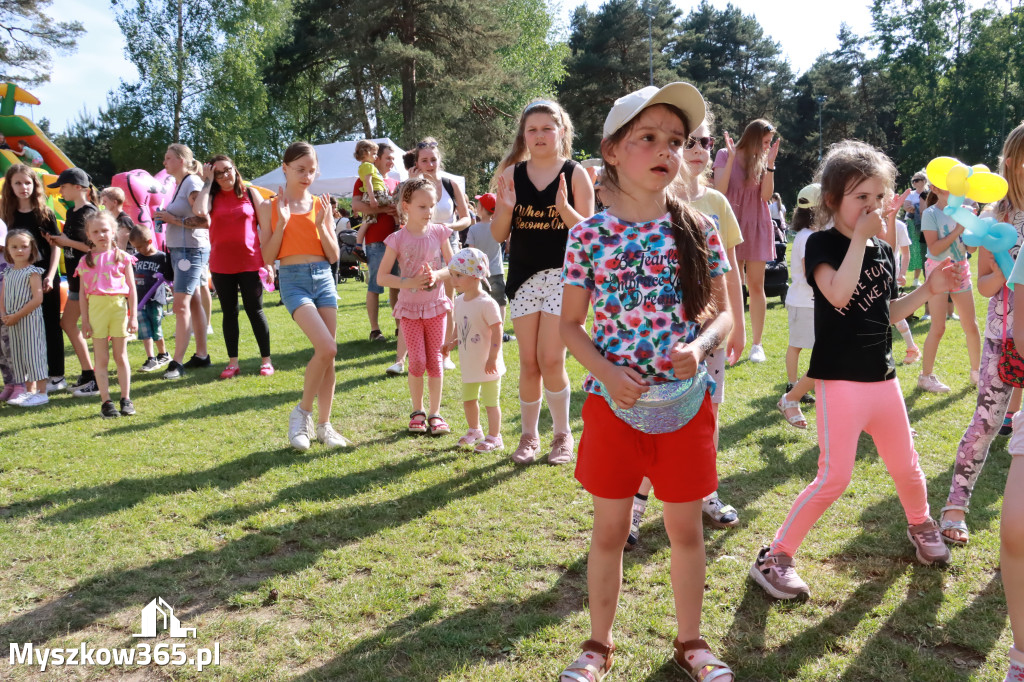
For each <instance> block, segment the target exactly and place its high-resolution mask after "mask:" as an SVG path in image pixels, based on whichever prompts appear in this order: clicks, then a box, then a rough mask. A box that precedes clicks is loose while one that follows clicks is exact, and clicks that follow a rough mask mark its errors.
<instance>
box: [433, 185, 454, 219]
mask: <svg viewBox="0 0 1024 682" xmlns="http://www.w3.org/2000/svg"><path fill="white" fill-rule="evenodd" d="M430 222H432V223H445V224H446V225H447V224H451V223H453V222H455V200H454V199H453V198H452V197H450V196H449V195H448V190H446V189H445V188H444V183H443V182H442V184H441V195H440V196H439V197H438V198H437V203H436V204H434V212H433V213H431V214H430Z"/></svg>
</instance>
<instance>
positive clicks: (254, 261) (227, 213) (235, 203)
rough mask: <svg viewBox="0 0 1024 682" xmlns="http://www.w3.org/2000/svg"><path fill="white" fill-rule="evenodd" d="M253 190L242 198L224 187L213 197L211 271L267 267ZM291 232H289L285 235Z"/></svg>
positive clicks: (222, 271) (234, 271)
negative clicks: (252, 195)
mask: <svg viewBox="0 0 1024 682" xmlns="http://www.w3.org/2000/svg"><path fill="white" fill-rule="evenodd" d="M251 191H252V190H251V189H249V188H248V187H246V188H245V192H246V194H245V195H243V196H242V198H241V199H239V198H238V197H237V196H235V193H234V192H233V191H230V190H229V191H227V192H225V191H223V190H221V191H219V192H217V194H215V195H214V196H213V197H211V203H212V204H213V206H212V207H211V208H210V271H211V272H217V273H220V274H222V275H233V274H236V273H239V272H255V271H257V270H259V269H260V268H261V267H263V253H262V252H261V251H260V232H259V225H258V224H257V222H256V208H255V207H254V206H253V203H252V197H251V196H249V195H248V193H249V192H251ZM276 208H277V205H276V204H275V209H276ZM287 234H288V233H287V232H285V238H287ZM318 241H319V240H318Z"/></svg>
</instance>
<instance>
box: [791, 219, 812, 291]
mask: <svg viewBox="0 0 1024 682" xmlns="http://www.w3.org/2000/svg"><path fill="white" fill-rule="evenodd" d="M812 234H814V230H810V229H803V230H800V231H799V232H797V233H796V239H794V240H793V252H792V254H790V261H789V275H790V277H791V278H792V279H793V283H792V284H790V285H789V291H788V292H787V293H786V305H787V306H792V307H794V308H813V307H814V290H813V289H811V285H810V284H808V283H807V274H806V273H805V272H804V250H805V249H806V248H807V239H808V238H809V237H810V236H811V235H812Z"/></svg>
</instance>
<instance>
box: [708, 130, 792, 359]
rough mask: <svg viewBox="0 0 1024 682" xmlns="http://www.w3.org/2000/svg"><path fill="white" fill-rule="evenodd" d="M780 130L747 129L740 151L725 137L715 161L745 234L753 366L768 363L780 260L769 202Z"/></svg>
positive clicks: (718, 185) (741, 259) (739, 252)
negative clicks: (768, 328) (768, 273)
mask: <svg viewBox="0 0 1024 682" xmlns="http://www.w3.org/2000/svg"><path fill="white" fill-rule="evenodd" d="M774 134H775V128H774V127H772V124H771V123H769V122H768V121H765V120H764V119H761V118H759V119H756V120H753V121H751V122H750V123H748V124H747V127H746V129H744V131H743V135H742V137H740V141H739V144H736V145H734V144H733V142H732V138H730V137H729V133H728V132H726V133H725V147H726V148H725V149H719V150H718V155H717V156H716V157H715V164H714V172H715V176H714V177H715V189H717V190H718V191H719V192H721V193H722V194H724V195H725V196H726V197H728V198H729V203H730V204H731V205H732V210H733V212H734V213H735V214H736V220H737V221H739V224H740V230H741V231H742V232H743V243H741V244H738V245H737V246H736V260H737V264H738V265H739V269H740V274H741V275H742V276H743V279H744V283H745V284H746V285H747V293H748V295H749V296H750V327H751V330H752V334H751V342H752V345H751V347H750V361H751V362H764V360H765V355H764V348H762V346H761V335H762V334H763V333H764V317H765V312H766V311H767V309H768V301H767V299H766V298H765V295H764V265H765V263H767V262H768V261H770V260H775V238H774V232H773V225H772V218H771V214H770V213H769V212H768V200H769V199H771V197H772V193H773V192H774V191H775V157H776V156H778V154H779V140H776V141H775V143H774V144H772V136H773V135H774Z"/></svg>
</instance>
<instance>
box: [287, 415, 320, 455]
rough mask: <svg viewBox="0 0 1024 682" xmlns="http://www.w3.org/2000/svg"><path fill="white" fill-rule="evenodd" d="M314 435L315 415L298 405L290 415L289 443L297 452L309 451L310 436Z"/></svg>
mask: <svg viewBox="0 0 1024 682" xmlns="http://www.w3.org/2000/svg"><path fill="white" fill-rule="evenodd" d="M314 433H315V431H314V428H313V413H312V412H306V411H305V410H303V409H302V408H301V407H300V406H298V405H296V406H295V409H293V410H292V412H291V414H290V415H288V441H289V442H290V443H291V444H292V447H293V448H295V449H296V450H309V442H310V440H311V438H310V436H312V435H313V434H314Z"/></svg>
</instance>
